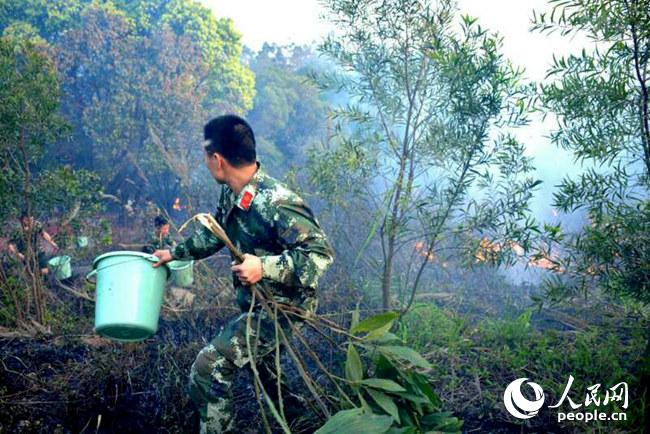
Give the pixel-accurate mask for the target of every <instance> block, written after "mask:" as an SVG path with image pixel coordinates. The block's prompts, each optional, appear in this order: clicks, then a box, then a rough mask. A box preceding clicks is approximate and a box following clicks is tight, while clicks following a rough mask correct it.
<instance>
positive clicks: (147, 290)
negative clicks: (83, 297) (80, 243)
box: [86, 251, 169, 342]
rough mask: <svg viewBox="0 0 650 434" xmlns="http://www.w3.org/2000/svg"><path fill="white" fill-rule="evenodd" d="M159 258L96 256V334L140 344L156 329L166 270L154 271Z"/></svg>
mask: <svg viewBox="0 0 650 434" xmlns="http://www.w3.org/2000/svg"><path fill="white" fill-rule="evenodd" d="M157 261H158V258H157V257H155V256H153V255H150V254H147V253H142V252H131V251H117V252H110V253H105V254H103V255H101V256H98V257H97V258H96V259H95V261H94V262H93V271H91V272H90V273H89V274H88V276H86V277H87V278H88V279H90V278H91V277H92V276H93V275H95V274H96V275H97V286H96V287H97V289H96V297H95V331H96V332H97V333H98V334H100V335H102V336H105V337H107V338H110V339H114V340H117V341H124V342H133V341H141V340H143V339H146V338H148V337H150V336H152V335H153V334H154V333H156V331H157V330H158V317H159V316H160V307H161V306H162V301H163V295H164V290H165V281H166V280H167V278H168V277H169V269H168V268H167V267H160V268H153V267H152V263H153V262H157Z"/></svg>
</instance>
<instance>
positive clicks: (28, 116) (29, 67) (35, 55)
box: [0, 37, 98, 325]
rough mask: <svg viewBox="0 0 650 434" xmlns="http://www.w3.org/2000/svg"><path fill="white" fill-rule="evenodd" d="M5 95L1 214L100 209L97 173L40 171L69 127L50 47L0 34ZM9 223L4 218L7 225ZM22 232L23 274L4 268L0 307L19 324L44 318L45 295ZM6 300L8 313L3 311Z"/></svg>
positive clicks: (0, 92)
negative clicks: (61, 111) (12, 274)
mask: <svg viewBox="0 0 650 434" xmlns="http://www.w3.org/2000/svg"><path fill="white" fill-rule="evenodd" d="M0 102H1V103H0V119H1V121H0V161H1V162H2V177H1V178H0V197H2V201H3V206H2V208H1V209H0V219H2V221H3V222H7V221H9V220H10V219H15V218H16V217H18V215H19V213H20V212H25V213H27V214H30V215H37V214H38V213H45V212H47V213H56V214H58V215H59V216H61V217H63V216H65V217H66V219H67V221H71V220H72V219H74V218H75V217H76V215H73V214H72V213H70V210H72V209H76V213H78V212H79V210H80V209H81V208H82V207H83V209H84V212H86V213H89V212H92V210H95V209H96V207H93V206H89V205H90V203H91V202H93V201H94V199H95V197H96V195H97V192H98V185H97V182H96V181H97V179H96V177H94V176H93V174H91V173H88V172H85V171H77V172H75V171H72V170H70V169H68V168H60V167H59V168H55V167H52V168H51V169H50V170H42V169H43V168H44V167H45V166H47V161H48V160H49V158H44V157H46V156H47V157H49V155H47V153H46V148H47V145H48V144H50V143H52V142H54V141H55V140H57V139H59V138H61V137H63V136H65V135H66V133H67V130H68V128H67V124H66V123H65V122H64V120H63V118H62V117H61V116H60V114H59V82H58V77H57V75H56V70H55V68H54V64H53V62H52V60H51V59H50V58H49V57H48V56H47V54H46V47H44V46H42V45H35V44H34V41H30V40H24V39H15V38H11V37H3V38H0ZM73 204H76V207H75V206H73ZM60 207H62V208H60ZM57 208H58V209H57ZM57 211H58V212H57ZM8 228H9V226H8V225H5V227H4V228H3V230H7V229H8ZM3 235H7V233H4V234H3ZM24 236H26V238H27V239H26V242H25V251H24V252H22V253H23V254H24V256H25V264H26V266H25V267H22V266H19V267H15V268H14V270H19V272H18V273H17V274H18V276H22V277H23V279H20V280H16V279H15V278H10V277H9V276H8V275H7V274H6V270H5V268H4V266H2V267H0V295H1V297H0V306H2V308H0V313H1V314H2V316H9V317H10V318H12V320H13V321H15V322H16V323H17V325H24V324H25V322H29V320H35V321H37V322H38V323H40V324H45V321H46V311H47V306H46V297H45V292H44V286H43V282H42V280H41V276H40V268H41V267H40V266H39V265H38V261H37V252H36V251H35V247H36V246H34V245H33V244H32V243H31V241H29V240H31V234H30V233H27V234H24ZM23 271H25V272H23ZM5 306H6V307H7V308H8V309H10V311H11V315H6V312H5V308H4V307H5Z"/></svg>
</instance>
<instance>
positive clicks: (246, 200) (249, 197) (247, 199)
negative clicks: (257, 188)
mask: <svg viewBox="0 0 650 434" xmlns="http://www.w3.org/2000/svg"><path fill="white" fill-rule="evenodd" d="M252 201H253V193H251V192H250V191H245V192H244V195H243V196H242V198H241V200H240V201H239V206H240V207H242V208H243V209H246V210H247V209H248V208H250V206H251V202H252Z"/></svg>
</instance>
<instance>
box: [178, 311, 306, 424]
mask: <svg viewBox="0 0 650 434" xmlns="http://www.w3.org/2000/svg"><path fill="white" fill-rule="evenodd" d="M250 315H251V316H252V317H251V331H252V332H251V333H250V341H251V346H252V347H253V348H256V350H255V351H253V355H254V357H255V362H256V363H255V365H256V366H257V368H258V371H259V372H260V377H261V379H262V381H263V382H264V383H266V381H264V380H265V379H266V380H270V379H269V378H268V377H269V376H271V375H272V376H275V372H274V369H272V368H271V367H272V366H273V365H274V362H275V351H274V350H275V348H276V343H275V322H274V321H273V320H271V319H270V318H268V316H267V314H266V312H264V311H261V312H260V311H255V312H253V313H251V314H250ZM248 316H249V313H248V312H246V313H242V314H241V315H239V316H238V317H237V318H235V319H233V320H231V321H230V322H228V323H227V324H226V325H225V326H224V327H223V328H222V329H221V331H220V333H219V334H218V335H217V336H216V337H215V338H214V339H212V341H211V342H210V343H209V344H208V345H207V346H205V347H204V348H203V349H202V350H201V351H199V353H198V355H197V357H196V360H195V361H194V363H193V364H192V368H191V371H190V380H189V385H188V389H189V395H190V397H191V398H192V400H193V401H194V403H195V404H196V405H197V407H198V409H199V414H200V417H201V433H227V432H231V431H232V430H233V426H234V417H233V416H234V414H233V402H232V400H233V394H232V386H233V380H234V377H235V374H236V372H237V369H241V368H250V363H249V362H250V359H249V356H248V350H247V346H246V327H247V319H248ZM295 325H296V326H297V327H300V324H299V323H296V324H295ZM287 327H288V326H283V331H284V332H285V333H288V330H287ZM280 347H282V345H280ZM276 378H277V377H276ZM273 381H276V380H273ZM265 388H267V390H268V386H265Z"/></svg>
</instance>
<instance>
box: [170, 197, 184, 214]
mask: <svg viewBox="0 0 650 434" xmlns="http://www.w3.org/2000/svg"><path fill="white" fill-rule="evenodd" d="M172 208H173V209H174V210H176V211H180V210H182V209H183V207H182V206H181V198H180V197H177V198H176V200H175V201H174V204H173V205H172Z"/></svg>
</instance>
